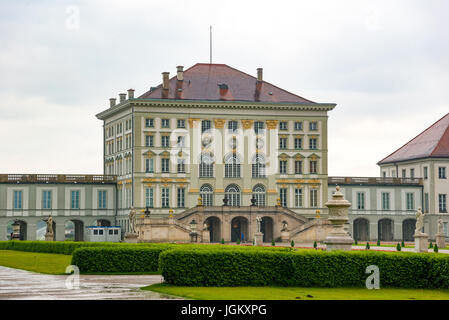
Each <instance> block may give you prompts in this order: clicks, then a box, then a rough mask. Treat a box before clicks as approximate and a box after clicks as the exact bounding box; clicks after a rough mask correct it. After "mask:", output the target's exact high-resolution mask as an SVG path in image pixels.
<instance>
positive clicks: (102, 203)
mask: <svg viewBox="0 0 449 320" xmlns="http://www.w3.org/2000/svg"><path fill="white" fill-rule="evenodd" d="M106 208H107V205H106V190H99V191H98V209H106Z"/></svg>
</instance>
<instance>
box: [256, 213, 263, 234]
mask: <svg viewBox="0 0 449 320" xmlns="http://www.w3.org/2000/svg"><path fill="white" fill-rule="evenodd" d="M256 222H257V230H256V232H261V230H262V226H261V225H262V218H261V217H260V216H257V217H256Z"/></svg>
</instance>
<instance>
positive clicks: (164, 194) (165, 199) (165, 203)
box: [161, 188, 170, 208]
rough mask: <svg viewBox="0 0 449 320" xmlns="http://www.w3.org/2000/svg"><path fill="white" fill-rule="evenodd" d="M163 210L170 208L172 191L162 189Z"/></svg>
mask: <svg viewBox="0 0 449 320" xmlns="http://www.w3.org/2000/svg"><path fill="white" fill-rule="evenodd" d="M161 200H162V208H168V207H169V206H170V189H169V188H162V189H161Z"/></svg>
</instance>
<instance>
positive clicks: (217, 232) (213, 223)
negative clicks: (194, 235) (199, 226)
mask: <svg viewBox="0 0 449 320" xmlns="http://www.w3.org/2000/svg"><path fill="white" fill-rule="evenodd" d="M205 223H206V224H207V226H208V230H209V234H210V238H209V241H210V242H220V241H221V221H220V219H219V218H217V217H209V218H207V219H206V221H205Z"/></svg>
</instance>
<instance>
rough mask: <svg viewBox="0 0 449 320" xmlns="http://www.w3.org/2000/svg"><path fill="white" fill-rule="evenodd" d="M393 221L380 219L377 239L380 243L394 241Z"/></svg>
mask: <svg viewBox="0 0 449 320" xmlns="http://www.w3.org/2000/svg"><path fill="white" fill-rule="evenodd" d="M393 226H394V225H393V220H391V219H380V220H379V222H378V223H377V231H378V232H377V239H379V240H380V241H392V240H393Z"/></svg>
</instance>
